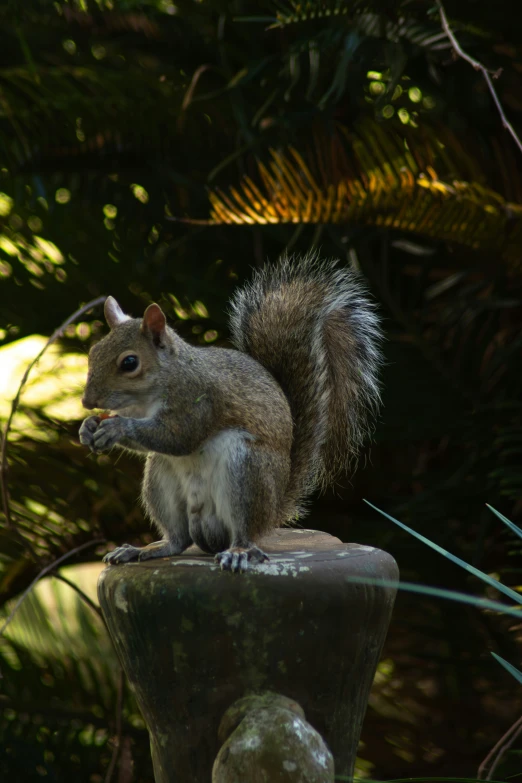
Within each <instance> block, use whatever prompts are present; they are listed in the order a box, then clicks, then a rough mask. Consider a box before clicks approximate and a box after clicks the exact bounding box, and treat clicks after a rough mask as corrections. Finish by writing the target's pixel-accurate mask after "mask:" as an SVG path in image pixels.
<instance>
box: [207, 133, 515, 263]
mask: <svg viewBox="0 0 522 783" xmlns="http://www.w3.org/2000/svg"><path fill="white" fill-rule="evenodd" d="M415 130H416V132H415V133H411V132H408V130H402V129H400V128H397V127H396V128H393V129H392V126H391V125H387V126H384V125H382V124H380V123H377V122H376V121H374V120H371V119H369V118H365V119H363V120H362V121H360V122H359V123H358V124H357V125H356V126H354V127H352V128H348V127H346V126H342V125H339V126H338V127H337V130H336V133H335V134H334V135H333V136H331V137H330V138H328V139H327V138H326V137H325V136H324V135H323V136H322V137H316V140H315V144H314V145H313V147H312V146H310V147H309V148H308V149H307V150H305V151H303V152H301V151H299V150H298V149H296V148H295V147H288V148H286V149H285V150H284V151H280V150H275V149H271V150H270V161H269V162H268V163H267V164H265V163H263V162H262V161H258V162H257V174H258V176H257V180H258V181H257V182H255V181H254V178H252V177H249V176H245V177H244V178H243V179H242V181H241V182H240V184H239V185H238V186H235V187H232V186H231V187H229V188H228V191H224V190H220V189H217V188H216V189H213V190H211V191H210V193H209V198H210V204H211V214H210V222H211V223H217V224H221V223H230V224H236V225H240V224H249V225H255V224H268V223H334V224H343V223H348V222H352V223H361V224H367V225H375V226H382V227H387V228H391V229H397V230H400V231H408V232H414V233H416V234H420V235H423V236H428V237H433V238H436V239H439V240H448V241H454V242H458V243H461V244H463V245H467V246H469V247H471V248H474V249H479V248H480V249H493V248H495V249H497V250H501V252H502V253H503V254H504V256H505V257H507V258H510V259H512V260H515V259H519V256H520V252H519V247H520V240H521V238H522V204H519V203H510V202H508V201H506V200H505V199H504V198H503V197H502V195H501V194H500V193H498V192H496V191H494V190H493V189H491V188H489V187H487V186H486V185H485V184H483V182H482V181H481V180H482V177H481V173H480V167H479V165H478V164H477V163H476V162H475V161H474V160H473V159H472V158H471V157H469V156H466V155H465V153H464V151H463V150H462V149H461V147H460V144H459V143H458V141H457V140H456V139H455V138H454V137H452V136H451V135H450V134H449V133H448V132H447V131H444V130H441V131H440V132H438V133H436V132H434V131H433V130H431V129H429V128H427V127H424V128H422V130H421V129H415Z"/></svg>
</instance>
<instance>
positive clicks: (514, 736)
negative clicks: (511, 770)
mask: <svg viewBox="0 0 522 783" xmlns="http://www.w3.org/2000/svg"><path fill="white" fill-rule="evenodd" d="M520 720H522V718H521V719H520ZM517 722H518V721H517ZM521 732H522V725H520V726H519V727H518V728H517V729H516V731H514V732H513V734H512V735H511V737H510V738H509V739H508V741H507V742H506V744H505V745H502V747H501V748H500V750H499V752H498V754H497V757H496V759H495V761H494V762H493V764H492V765H491V769H490V770H489V772H488V776H487V778H486V780H491V779H492V777H493V775H494V774H495V770H496V768H497V767H498V765H499V764H500V762H501V760H502V758H503V756H504V754H505V753H507V751H508V750H509V749H510V747H511V746H512V744H513V743H514V741H515V740H516V739H517V737H518V736H519V735H520V733H521Z"/></svg>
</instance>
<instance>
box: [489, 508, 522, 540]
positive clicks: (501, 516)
mask: <svg viewBox="0 0 522 783" xmlns="http://www.w3.org/2000/svg"><path fill="white" fill-rule="evenodd" d="M486 506H487V507H488V508H489V510H490V511H492V512H493V513H494V514H495V515H496V516H497V517H498V518H499V519H500V520H501V522H503V523H504V524H505V525H507V526H508V527H509V528H510V530H512V531H513V533H516V534H517V536H518V537H519V538H522V530H521V529H520V528H519V527H518V526H517V525H515V523H514V522H512V521H511V520H510V519H508V518H507V517H505V516H504V514H501V513H500V511H497V509H496V508H493V506H490V505H489V503H486Z"/></svg>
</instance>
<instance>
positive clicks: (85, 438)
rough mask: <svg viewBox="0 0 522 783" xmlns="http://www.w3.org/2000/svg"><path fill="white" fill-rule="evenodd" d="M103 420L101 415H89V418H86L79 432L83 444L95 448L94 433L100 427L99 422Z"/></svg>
mask: <svg viewBox="0 0 522 783" xmlns="http://www.w3.org/2000/svg"><path fill="white" fill-rule="evenodd" d="M100 421H101V417H100V416H89V417H88V418H87V419H85V420H84V421H83V423H82V426H81V427H80V432H79V433H78V435H79V438H80V443H81V444H82V445H83V446H88V447H89V448H91V449H93V448H94V446H93V439H94V433H95V432H96V430H97V429H98V424H99V423H100Z"/></svg>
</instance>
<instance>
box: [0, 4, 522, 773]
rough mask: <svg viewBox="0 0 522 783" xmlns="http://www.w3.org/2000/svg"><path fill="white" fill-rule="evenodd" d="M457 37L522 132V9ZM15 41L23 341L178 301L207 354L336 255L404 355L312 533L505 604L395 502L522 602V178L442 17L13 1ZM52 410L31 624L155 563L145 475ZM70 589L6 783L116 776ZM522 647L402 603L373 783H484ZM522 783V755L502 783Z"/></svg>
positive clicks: (9, 569)
mask: <svg viewBox="0 0 522 783" xmlns="http://www.w3.org/2000/svg"><path fill="white" fill-rule="evenodd" d="M446 13H447V15H448V18H449V20H450V22H451V25H452V29H453V30H454V32H455V34H456V36H457V38H458V40H459V42H460V44H461V45H462V47H463V49H464V50H465V51H466V52H468V53H469V54H470V55H472V56H473V57H475V58H477V59H478V60H479V61H480V62H481V63H483V64H484V65H485V67H487V68H488V69H491V70H492V71H497V70H498V69H500V68H501V69H502V72H501V74H500V75H498V78H495V79H494V84H495V88H496V89H497V90H498V95H499V98H500V101H501V103H502V106H503V110H504V111H505V113H506V116H508V117H509V119H510V120H511V122H512V123H513V126H514V128H515V130H516V129H517V128H520V127H521V116H522V102H521V98H520V96H521V89H520V87H521V74H522V55H521V50H520V45H521V41H522V28H521V26H520V24H519V23H518V19H517V18H516V17H517V13H516V8H515V7H514V4H513V3H511V2H495V3H489V2H485V1H484V0H474V1H473V2H471V1H470V0H468V1H467V2H455V1H454V2H448V3H447V5H446ZM0 22H1V24H0V191H1V192H2V193H3V196H1V197H0V330H1V331H0V335H1V336H2V344H3V345H8V344H10V343H12V342H15V341H18V340H20V339H22V338H25V337H27V336H29V335H33V334H40V335H50V334H51V333H52V332H53V330H54V329H56V328H57V327H58V326H59V325H60V324H61V323H62V322H63V321H64V320H65V319H66V318H67V317H68V316H69V315H70V314H71V313H73V312H74V311H75V310H76V309H77V308H78V307H80V306H81V305H83V304H84V303H86V302H88V301H89V300H91V299H92V298H94V297H96V296H99V295H102V294H112V295H113V296H115V297H116V298H117V299H118V301H119V302H120V304H121V305H122V307H123V309H124V310H125V311H128V312H130V313H132V314H134V315H139V314H141V312H142V311H143V309H144V307H145V306H146V305H147V304H148V303H150V301H158V302H160V303H161V305H162V306H163V307H164V308H165V311H166V312H167V313H168V316H169V318H170V320H171V322H172V323H174V324H175V326H176V328H177V329H178V330H179V332H180V334H182V335H183V336H184V337H186V338H187V339H189V340H192V341H194V342H196V343H200V344H205V343H209V344H226V340H227V320H226V306H227V301H228V299H229V297H230V295H231V294H232V292H233V291H234V289H235V287H236V286H237V285H238V284H240V283H241V282H242V281H243V280H245V279H247V278H248V276H249V274H250V270H251V268H252V267H257V266H260V265H262V264H263V263H264V261H265V259H267V258H268V259H276V258H277V257H278V256H279V255H280V254H281V253H282V252H284V251H285V250H286V251H289V252H293V253H300V252H306V251H308V250H309V249H310V248H311V247H317V248H320V250H321V253H322V255H323V256H326V257H337V258H340V259H341V261H342V263H345V264H350V263H351V264H356V265H357V266H358V267H359V268H360V269H361V271H362V273H363V275H364V276H365V278H366V280H367V282H368V286H369V288H370V290H371V292H372V294H373V296H374V297H375V299H376V301H377V302H378V306H379V309H380V312H381V315H382V318H383V322H384V327H385V331H386V345H385V354H386V366H385V369H384V372H383V379H382V381H383V398H384V407H383V411H382V414H381V417H380V420H379V422H378V426H377V430H376V433H375V437H374V441H373V443H372V445H371V448H370V447H369V448H368V449H367V451H366V453H365V454H363V455H362V457H361V460H360V463H359V467H358V469H357V471H356V472H355V474H354V475H352V476H350V477H348V476H346V477H344V478H343V480H342V481H341V482H340V485H339V486H338V487H337V488H336V489H335V491H331V492H329V493H327V494H326V495H324V496H322V497H318V498H317V499H316V501H315V502H314V505H313V512H312V514H311V516H310V517H309V519H308V521H307V522H306V525H307V526H310V527H317V528H321V529H324V530H327V531H328V532H331V533H333V534H335V535H337V536H339V537H340V538H341V539H342V540H344V541H357V542H360V543H363V544H365V543H368V544H370V545H374V546H380V547H382V548H384V549H386V550H387V551H389V552H391V553H392V554H393V555H394V557H395V558H396V559H397V561H398V563H399V567H400V569H401V575H402V579H403V580H404V581H412V582H418V583H423V584H427V585H434V586H438V587H442V588H445V589H452V590H460V591H463V592H468V593H471V594H476V595H479V596H483V595H487V596H488V597H491V598H498V594H496V593H495V592H494V591H493V590H490V589H489V588H488V589H487V590H485V589H484V587H483V585H482V584H481V583H480V582H478V580H476V579H474V578H473V577H471V576H469V574H467V573H466V572H465V571H463V570H461V569H459V568H457V567H456V566H454V565H453V564H451V563H449V562H448V561H447V560H445V559H444V558H443V557H442V556H440V555H438V554H435V553H433V552H432V551H431V550H428V549H427V548H426V547H424V546H423V545H422V544H421V543H420V542H418V541H417V540H415V539H413V538H412V537H409V536H408V535H407V534H406V533H404V532H402V531H400V530H399V529H397V528H395V527H394V526H393V524H392V523H391V522H389V521H387V520H386V519H384V518H383V517H381V516H379V515H378V514H377V513H376V512H374V511H373V510H371V509H369V508H368V507H367V506H366V505H365V504H364V502H363V498H367V499H369V500H370V501H371V502H372V503H374V504H375V505H377V506H378V507H380V508H382V509H384V510H386V511H387V512H388V513H390V514H393V515H394V516H396V517H397V518H399V519H401V520H402V521H403V522H405V523H406V524H408V525H410V526H412V527H414V528H415V529H416V530H418V531H420V532H422V533H423V534H424V535H426V536H427V537H429V538H431V539H433V540H435V541H436V542H437V543H439V544H440V545H442V546H444V547H446V548H447V549H449V550H450V551H452V552H454V553H455V554H458V555H459V556H461V557H463V558H464V559H465V560H467V561H468V562H471V563H473V565H475V566H476V567H478V568H480V569H482V570H484V571H485V572H487V573H491V574H494V575H496V576H498V578H499V579H501V580H502V581H503V582H505V583H506V584H508V585H511V586H514V587H516V586H517V585H518V584H519V581H520V559H519V554H520V544H519V543H517V540H516V539H514V536H513V534H512V533H510V532H509V531H508V530H507V529H506V528H505V527H504V526H503V525H502V524H501V522H500V521H499V520H498V519H497V518H496V517H495V516H494V515H493V514H492V513H491V512H490V511H489V510H488V509H487V508H486V506H485V504H486V503H490V504H491V505H492V506H494V507H495V508H497V509H498V510H499V511H501V512H502V513H504V514H505V515H506V516H508V517H509V518H510V519H512V520H513V521H515V522H516V521H517V518H518V517H520V512H521V508H522V506H521V503H520V497H521V488H522V470H521V467H520V457H521V454H522V404H521V395H520V391H521V384H522V373H521V371H520V367H521V362H520V359H521V345H522V339H521V333H520V323H521V285H520V269H521V261H522V249H521V244H520V237H521V236H522V230H521V226H522V179H521V160H522V157H521V156H522V152H521V150H520V149H519V148H518V147H517V144H516V143H515V141H514V140H513V138H512V137H511V135H510V134H509V133H508V132H507V131H506V130H505V129H503V127H502V122H501V118H500V115H499V112H498V110H497V108H496V107H495V104H494V102H493V100H492V97H491V94H490V92H489V90H488V86H487V84H486V82H485V80H484V75H483V73H481V72H480V71H478V70H475V69H474V68H472V67H471V65H470V64H469V63H467V62H465V61H464V60H462V59H461V58H456V57H455V56H454V55H453V51H452V47H451V45H450V43H449V41H448V39H447V37H446V35H445V34H444V33H443V31H442V28H441V22H440V18H439V14H438V10H437V6H436V4H435V3H433V2H429V0H415V1H414V2H406V0H403V2H399V1H395V2H394V1H392V0H388V1H386V0H381V1H380V2H378V1H377V0H373V2H364V0H354V1H353V2H348V0H347V1H346V2H332V3H329V2H326V0H324V2H309V3H307V4H302V5H300V6H298V5H297V4H293V3H291V2H288V3H287V4H285V3H277V2H268V1H267V2H265V3H263V2H259V3H253V2H251V3H249V2H224V1H221V0H210V1H209V2H207V1H206V0H205V1H204V2H192V1H189V0H182V1H181V2H176V3H174V2H173V3H170V2H169V0H150V1H149V2H147V1H146V0H142V1H141V2H138V1H137V0H136V1H135V0H127V2H125V1H124V0H110V1H109V0H105V2H103V0H98V2H94V0H75V1H74V2H73V1H72V0H71V2H54V3H52V2H46V1H45V0H24V2H23V3H21V2H14V1H13V2H3V3H2V4H1V5H0ZM294 151H295V152H294ZM263 167H265V168H263ZM245 177H249V178H251V180H252V181H253V182H254V186H255V187H254V188H252V187H250V186H249V185H248V180H245ZM245 182H246V188H244V187H243V185H245ZM230 188H235V189H236V190H235V191H231V190H230ZM343 188H346V190H343ZM343 194H344V195H343ZM42 239H43V240H47V241H50V242H52V243H53V244H52V245H46V244H45V243H43V244H42V241H41V240H42ZM81 322H82V323H81V327H78V328H76V327H71V328H70V329H68V330H67V332H66V336H65V337H64V338H63V339H62V340H61V341H60V343H59V348H60V351H61V352H62V353H63V354H69V353H85V352H86V351H87V350H88V347H89V345H90V344H91V342H92V341H94V340H96V339H98V338H99V337H100V336H101V335H102V334H103V329H104V326H103V324H102V323H101V310H100V308H98V309H97V310H96V311H92V312H91V313H89V314H88V315H86V316H85V315H84V316H82V318H81ZM1 357H2V354H1V353H0V362H1V361H2V359H1ZM35 374H36V375H38V369H37V370H35ZM62 392H63V393H65V394H66V395H67V394H71V395H72V394H73V393H74V394H75V395H77V394H78V389H75V390H72V389H62ZM53 393H56V389H55V390H54V392H53ZM44 407H45V406H43V405H40V406H35V405H32V406H31V405H29V404H26V403H24V398H23V397H22V403H21V407H20V411H21V412H23V413H25V414H26V415H27V416H28V417H29V419H28V421H30V422H31V423H32V428H31V430H30V431H29V430H27V431H22V432H21V433H18V434H17V436H16V438H13V439H12V442H11V443H10V445H9V449H8V464H9V473H8V480H9V490H10V496H11V515H12V518H13V526H14V527H9V526H8V525H7V524H6V521H5V518H4V517H2V516H0V524H2V527H1V529H0V568H1V572H0V576H1V582H0V591H1V597H2V601H3V602H4V603H5V604H6V607H10V606H11V605H12V604H10V603H8V602H9V601H10V600H12V599H13V598H14V597H15V596H17V595H19V594H20V592H21V591H22V590H23V589H25V588H26V587H27V586H28V585H29V583H30V582H31V580H32V579H33V578H34V577H35V576H36V574H37V573H38V572H39V571H40V569H41V568H42V567H43V566H45V565H46V564H48V563H50V562H52V561H53V560H54V559H56V558H58V557H59V556H60V555H62V554H64V553H65V552H67V551H69V550H71V549H74V548H75V547H77V546H80V545H82V544H84V543H86V542H88V541H90V540H94V539H96V538H102V539H105V540H106V541H107V542H122V541H123V540H127V541H129V540H130V541H139V540H141V541H146V540H150V532H149V530H148V526H147V524H146V523H144V520H143V518H142V515H141V511H140V509H139V507H138V506H137V502H136V494H137V489H136V487H137V484H138V481H139V475H140V472H141V464H140V463H139V461H138V460H136V459H132V458H130V457H128V456H118V457H117V458H114V457H112V456H111V457H107V456H103V457H99V458H95V457H92V456H89V455H87V454H86V452H85V451H84V450H83V449H81V448H79V445H78V440H77V431H78V426H79V421H76V420H75V421H72V420H68V421H67V420H66V421H64V420H63V419H62V420H60V419H58V418H54V417H53V416H50V415H49V414H48V413H46V411H45V409H44ZM25 542H29V544H30V546H31V547H32V550H33V551H34V552H35V554H36V561H35V560H33V559H32V558H31V556H30V555H29V553H28V551H27V547H26V543H25ZM106 546H107V544H102V545H100V546H98V547H95V546H93V547H92V548H90V549H87V550H85V551H83V552H82V554H81V556H80V557H79V558H78V559H77V561H78V560H83V561H88V560H92V561H96V562H98V561H99V559H100V556H101V555H102V554H103V552H104V551H105V549H106ZM77 561H76V562H77ZM71 578H72V577H71ZM59 587H60V590H61V592H60V591H59V590H58V589H57V588H56V590H55V594H54V598H52V600H51V598H49V595H47V598H46V597H45V595H43V593H42V594H40V593H38V595H37V596H36V597H31V598H30V599H29V601H28V602H27V604H26V605H25V606H24V609H23V610H22V611H21V612H20V614H19V616H18V617H17V619H16V620H15V621H14V622H13V624H12V626H11V627H10V631H9V633H8V634H7V637H6V638H4V639H3V640H2V642H1V646H0V656H1V660H0V668H1V670H2V674H3V679H2V680H1V683H0V711H1V712H0V715H1V717H0V734H1V738H0V770H1V772H2V776H3V779H5V780H23V781H33V780H39V779H41V778H42V777H44V778H45V779H46V780H49V781H53V780H55V781H66V780H71V779H77V780H82V781H83V780H85V781H92V783H96V781H101V780H104V779H105V778H106V775H107V770H108V766H109V763H110V759H111V756H112V752H113V741H114V740H113V738H114V736H115V734H116V732H117V728H116V722H115V720H116V718H115V714H116V705H115V702H116V694H117V690H118V682H119V674H118V666H117V662H116V661H115V659H114V656H113V654H112V650H111V647H110V644H109V643H108V640H107V638H106V636H105V631H104V628H103V626H102V624H101V622H100V621H99V619H98V618H97V617H96V615H95V614H94V613H93V612H92V610H91V609H90V608H89V607H88V606H86V605H85V604H83V603H82V602H81V599H80V597H77V596H76V594H74V593H72V596H73V598H74V601H76V603H75V604H74V605H73V608H71V606H72V605H71V603H70V601H69V603H68V604H67V603H65V604H64V607H65V608H64V609H63V612H62V613H60V606H61V605H62V604H61V603H60V602H63V601H66V599H65V598H64V594H63V591H70V589H71V588H70V587H68V586H66V585H63V584H62V585H59ZM53 589H54V588H53ZM69 599H70V596H69ZM69 599H67V600H69ZM46 601H47V604H46ZM6 602H7V603H6ZM72 615H74V626H73V625H71V623H72V619H71V616H72ZM57 616H60V617H61V618H62V620H61V621H60V622H58V621H57V619H56V618H57ZM346 621H348V618H347V620H346ZM17 624H18V625H17ZM521 627H522V626H520V624H518V623H517V622H516V621H515V620H513V619H509V618H507V617H502V616H498V615H496V614H493V613H486V612H480V611H479V610H477V609H476V608H473V607H467V606H463V605H461V604H457V603H452V602H448V601H445V602H442V601H441V600H439V599H434V598H430V597H426V596H424V595H412V594H407V593H403V594H400V595H399V598H398V601H397V605H396V610H395V614H394V619H393V622H392V626H391V628H390V632H389V636H388V641H387V645H386V649H385V652H384V659H383V663H382V664H381V666H380V669H379V672H378V675H377V678H376V682H375V687H374V691H373V693H372V697H371V702H370V707H369V710H368V714H367V718H366V723H365V728H364V731H363V737H362V739H363V744H362V745H361V749H360V756H361V764H360V767H359V773H364V772H365V771H366V773H367V774H369V775H370V776H371V777H372V778H375V779H377V778H380V779H385V778H396V777H416V776H421V777H423V778H425V777H429V776H432V777H433V776H467V777H471V778H473V777H474V776H475V775H476V772H477V768H478V765H479V764H480V762H481V760H482V759H483V758H484V757H485V755H486V754H487V752H488V751H489V749H490V748H491V747H492V746H493V745H494V744H495V742H496V741H497V740H498V739H499V738H500V737H501V735H502V734H503V733H504V732H505V731H506V730H507V729H508V728H509V726H510V725H511V724H512V723H513V722H514V721H515V720H516V718H517V717H518V715H519V713H520V706H521V699H520V693H519V686H518V685H517V684H516V682H515V680H513V679H512V678H510V677H509V675H508V674H507V673H506V672H505V671H504V670H503V669H501V667H500V666H499V665H498V664H497V663H496V662H495V661H494V659H493V658H492V657H491V655H490V652H491V651H494V652H497V653H498V654H500V655H501V656H503V657H504V658H506V659H507V660H509V661H510V662H511V663H513V664H514V665H515V666H518V665H519V664H520V629H521ZM15 628H17V629H18V630H17V631H15V630H13V629H15ZM122 747H123V750H122V754H121V763H120V765H119V769H116V770H115V772H114V776H113V778H114V780H116V779H118V778H117V775H119V776H120V777H119V780H120V781H122V782H123V783H126V781H130V780H134V781H136V782H137V783H138V782H139V783H145V781H150V780H151V779H152V777H151V769H150V760H149V751H148V738H147V734H146V731H145V729H144V726H143V722H142V721H141V718H140V717H139V715H138V713H137V708H136V706H135V704H134V703H133V701H132V699H131V696H130V695H129V694H128V693H126V692H125V693H124V711H123V730H122ZM518 747H519V749H520V747H521V746H520V744H519V746H518ZM518 759H519V755H518V751H517V744H516V743H515V744H514V745H513V748H512V749H511V751H510V753H509V754H507V755H506V756H505V758H504V761H503V764H502V766H501V767H499V769H498V770H497V772H496V779H497V780H499V779H506V778H507V776H509V775H515V774H516V773H517V772H518V771H519V765H518ZM132 768H133V769H134V771H133V772H131V770H132ZM132 775H133V777H132Z"/></svg>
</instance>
